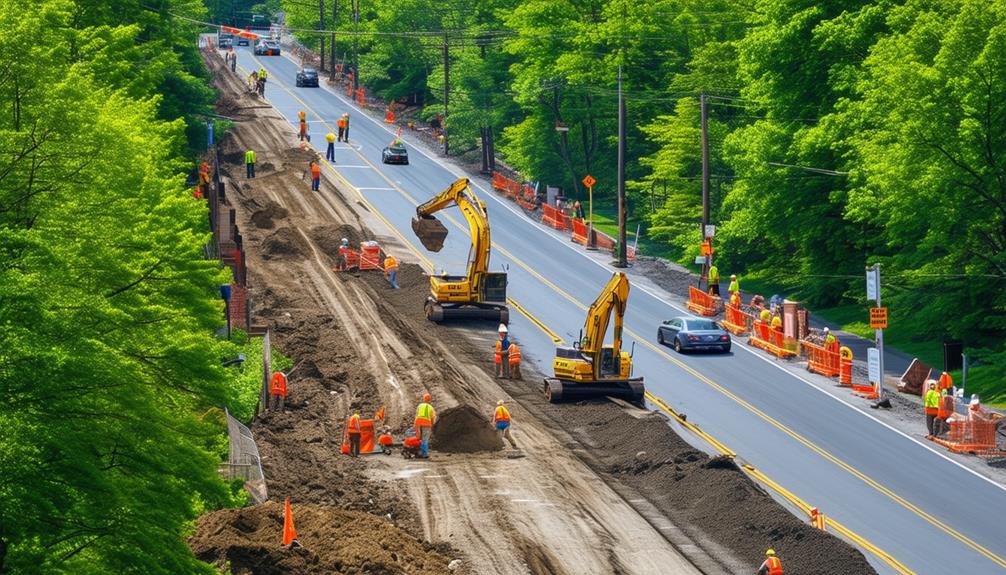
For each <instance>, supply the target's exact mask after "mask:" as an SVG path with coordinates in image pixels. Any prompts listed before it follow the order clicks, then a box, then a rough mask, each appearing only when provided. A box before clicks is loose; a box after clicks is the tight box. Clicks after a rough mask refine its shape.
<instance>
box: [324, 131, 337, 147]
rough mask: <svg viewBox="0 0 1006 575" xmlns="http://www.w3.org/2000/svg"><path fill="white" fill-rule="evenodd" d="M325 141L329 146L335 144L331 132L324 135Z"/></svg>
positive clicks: (333, 135)
mask: <svg viewBox="0 0 1006 575" xmlns="http://www.w3.org/2000/svg"><path fill="white" fill-rule="evenodd" d="M325 140H327V141H328V143H329V144H334V143H335V134H333V133H332V132H329V133H327V134H325Z"/></svg>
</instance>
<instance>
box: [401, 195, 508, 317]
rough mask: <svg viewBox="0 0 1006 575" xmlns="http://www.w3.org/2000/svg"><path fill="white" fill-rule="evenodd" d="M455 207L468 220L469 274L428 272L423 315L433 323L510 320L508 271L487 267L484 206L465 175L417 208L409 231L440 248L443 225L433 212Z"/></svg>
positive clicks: (429, 245) (427, 244)
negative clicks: (427, 289)
mask: <svg viewBox="0 0 1006 575" xmlns="http://www.w3.org/2000/svg"><path fill="white" fill-rule="evenodd" d="M455 205H456V206H457V207H458V208H459V209H460V210H461V214H462V215H464V217H465V220H467V222H468V227H469V230H470V232H471V238H472V246H471V249H470V251H469V252H468V273H467V274H466V275H463V276H451V275H447V274H441V275H431V276H430V295H429V297H427V298H426V318H427V319H429V320H432V321H435V322H440V321H444V320H450V319H488V320H492V321H494V322H498V323H510V310H509V309H508V308H507V305H506V284H507V278H506V272H490V271H489V249H490V247H491V245H492V242H491V240H490V238H489V215H488V213H487V212H486V205H485V204H484V203H483V202H482V201H481V200H479V199H478V198H477V197H476V196H475V193H474V192H473V191H472V188H471V185H470V183H469V182H468V178H461V179H460V180H458V181H456V182H454V183H453V184H451V186H450V187H449V188H447V189H446V190H444V191H443V192H441V193H440V194H438V195H437V196H436V197H434V198H432V199H430V200H429V201H427V202H426V203H424V204H420V205H419V206H417V207H416V217H415V218H413V219H412V231H414V232H415V233H416V236H417V237H419V240H420V241H421V242H422V243H423V246H424V247H425V248H426V249H428V250H430V251H431V252H439V251H440V250H441V249H443V247H444V239H445V238H446V237H447V228H446V227H444V224H442V223H441V222H440V220H438V219H437V218H436V217H434V216H433V214H434V213H436V212H439V211H440V210H443V209H445V208H449V207H451V206H455Z"/></svg>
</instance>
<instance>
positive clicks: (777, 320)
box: [772, 315, 782, 331]
mask: <svg viewBox="0 0 1006 575" xmlns="http://www.w3.org/2000/svg"><path fill="white" fill-rule="evenodd" d="M772 329H774V330H776V331H782V318H781V317H779V316H778V315H774V316H772Z"/></svg>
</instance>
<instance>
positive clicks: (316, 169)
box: [311, 164, 321, 180]
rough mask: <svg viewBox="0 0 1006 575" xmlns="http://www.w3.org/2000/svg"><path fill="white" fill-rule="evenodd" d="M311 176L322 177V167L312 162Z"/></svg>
mask: <svg viewBox="0 0 1006 575" xmlns="http://www.w3.org/2000/svg"><path fill="white" fill-rule="evenodd" d="M311 177H312V178H314V179H316V180H317V179H318V178H320V177H321V168H319V167H318V164H311Z"/></svg>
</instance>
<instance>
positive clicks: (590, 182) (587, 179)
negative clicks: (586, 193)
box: [583, 174, 597, 188]
mask: <svg viewBox="0 0 1006 575" xmlns="http://www.w3.org/2000/svg"><path fill="white" fill-rule="evenodd" d="M596 183H597V180H595V179H594V176H591V175H590V174H587V175H586V176H584V178H583V185H585V186H587V187H588V188H593V187H594V184H596Z"/></svg>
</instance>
